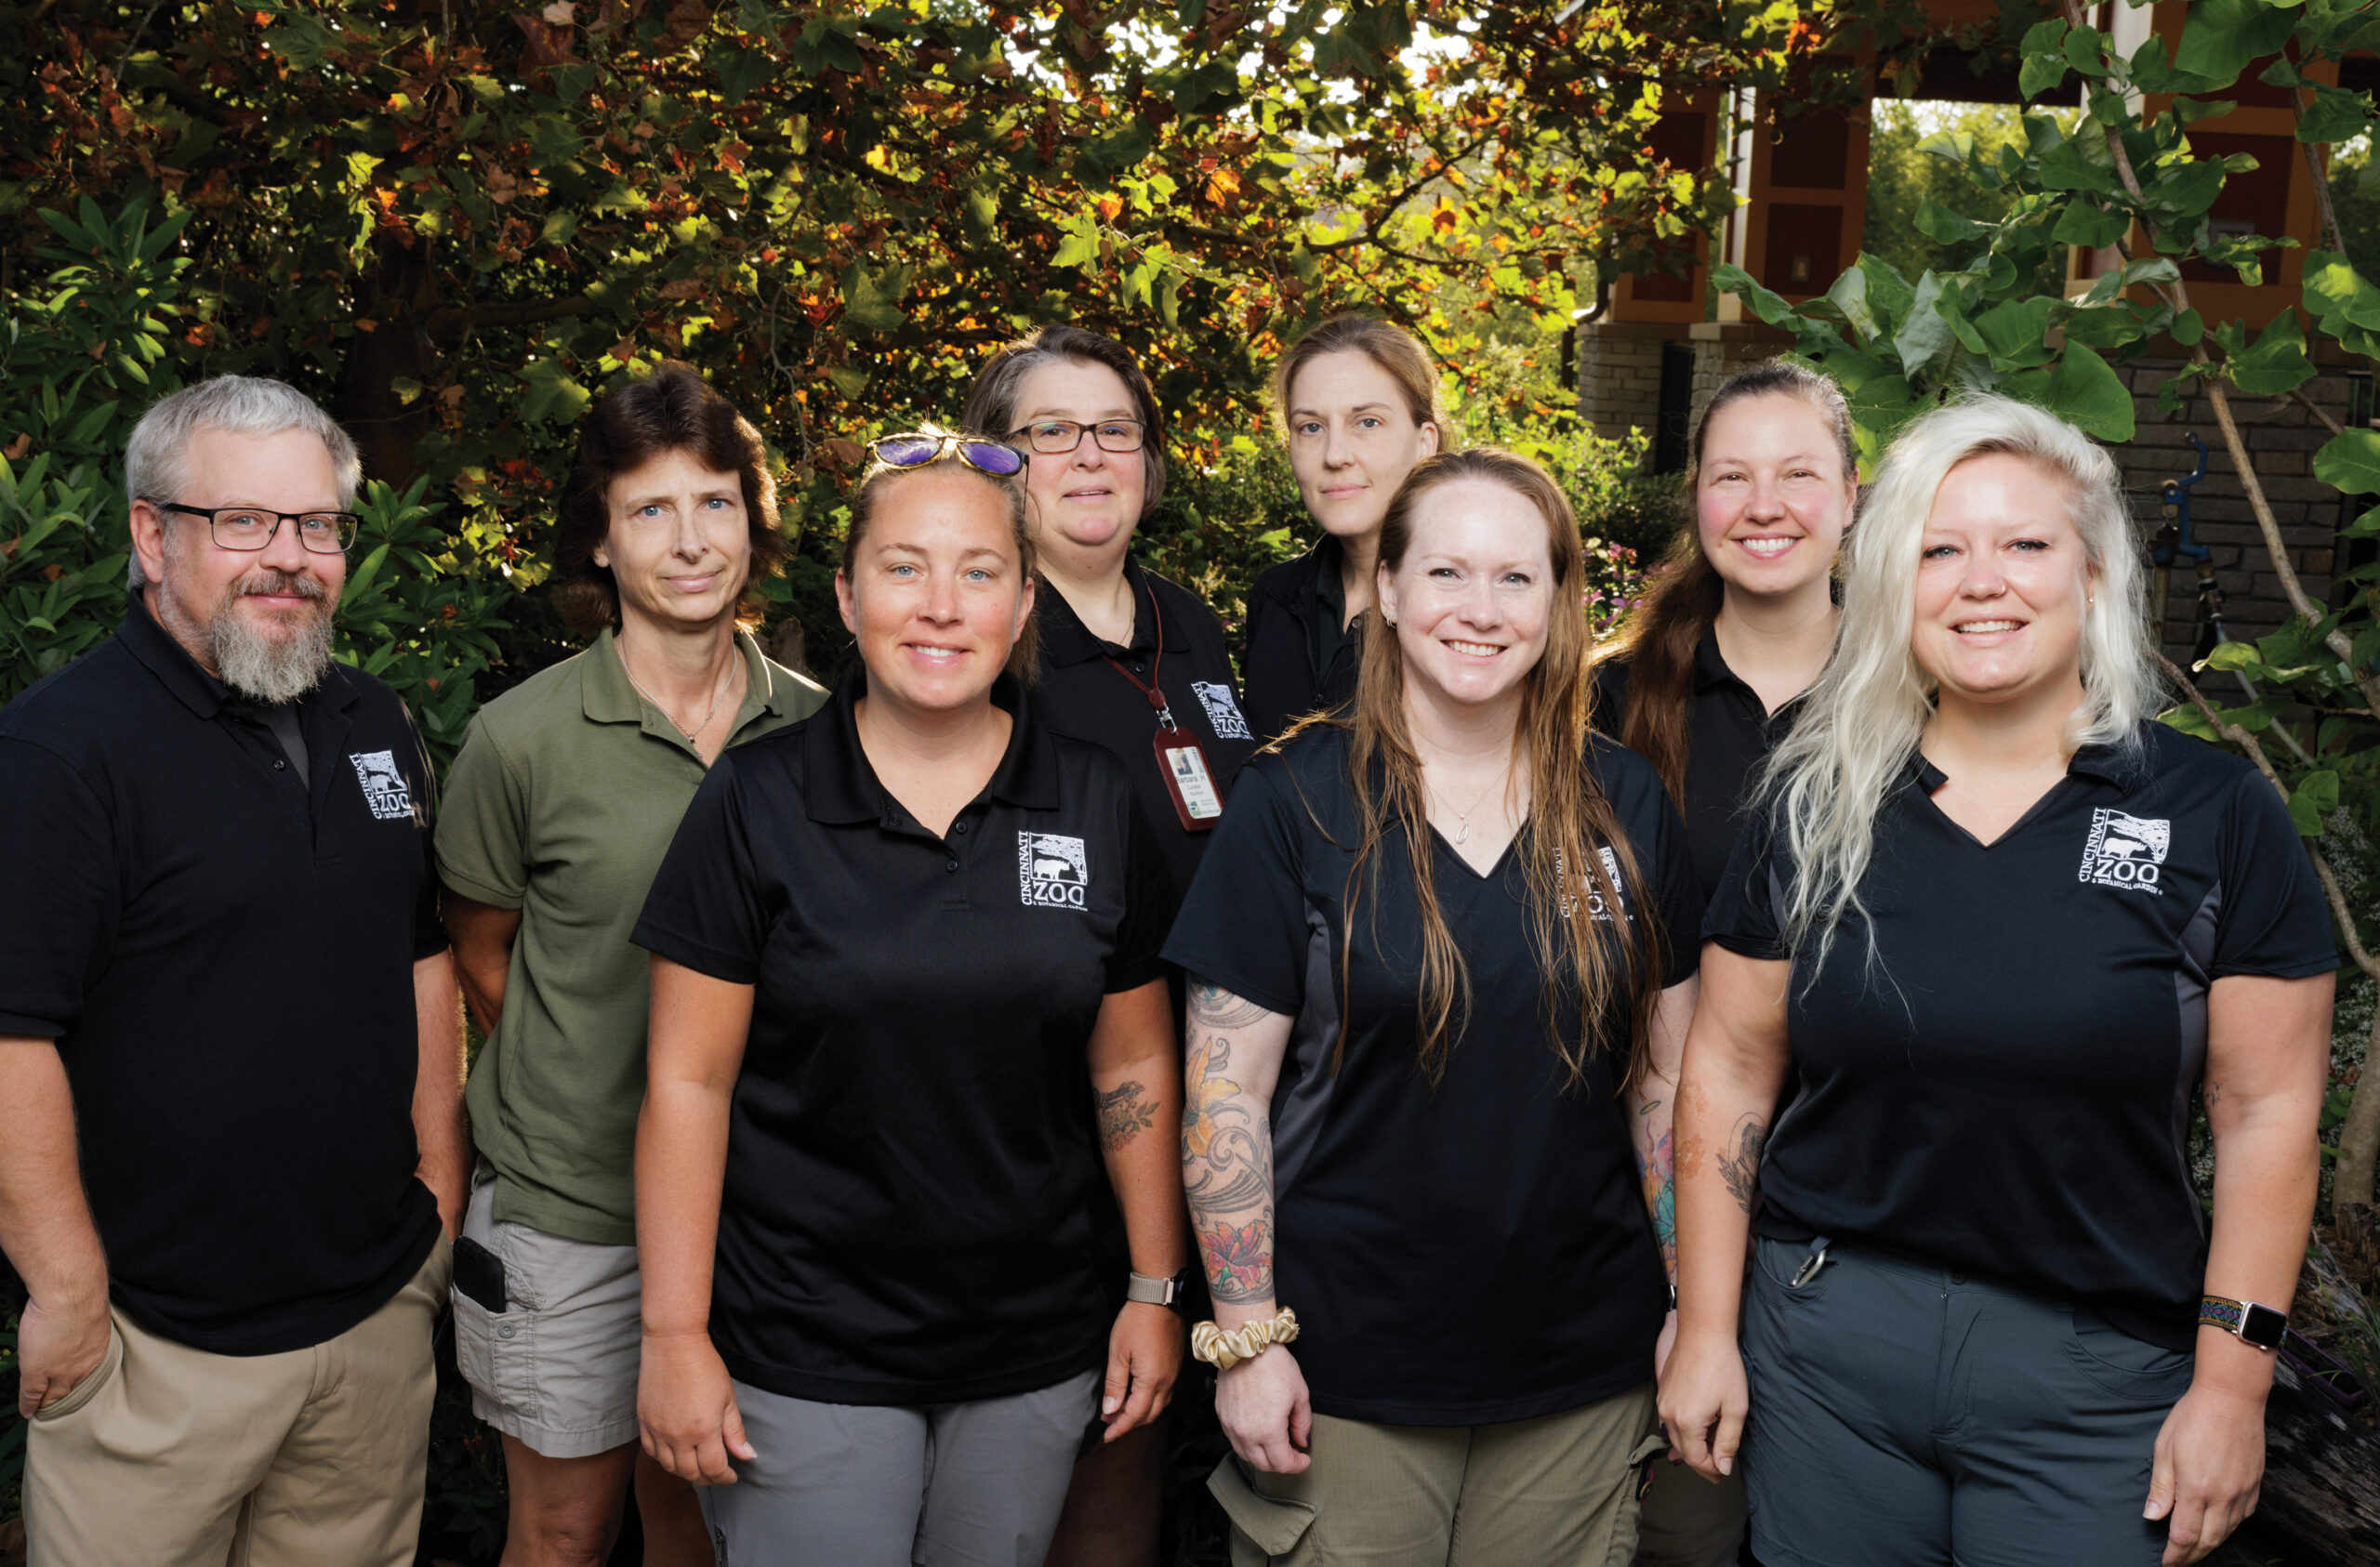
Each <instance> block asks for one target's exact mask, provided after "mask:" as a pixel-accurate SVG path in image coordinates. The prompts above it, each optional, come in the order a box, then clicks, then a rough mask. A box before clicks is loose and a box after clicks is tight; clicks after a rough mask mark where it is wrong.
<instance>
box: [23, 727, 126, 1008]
mask: <svg viewBox="0 0 2380 1567" xmlns="http://www.w3.org/2000/svg"><path fill="white" fill-rule="evenodd" d="M0 821H5V822H7V823H10V825H11V827H12V828H13V829H14V830H13V831H12V832H11V833H10V835H9V848H8V851H7V853H5V854H0V1034H20V1035H28V1036H31V1037H33V1038H36V1039H56V1038H58V1037H59V1035H61V1034H65V1033H66V1032H67V1031H68V1030H70V1029H71V1028H73V1025H74V1020H75V1019H76V1018H77V1017H78V1016H80V1015H81V1013H82V1010H83V998H84V995H85V993H86V990H87V988H88V986H89V985H90V984H91V983H92V982H93V981H95V980H96V978H97V977H98V976H99V973H100V971H101V970H102V969H104V968H106V966H107V961H108V953H109V949H110V948H111V947H112V944H113V942H114V939H115V930H116V921H117V919H118V917H119V915H121V913H122V907H121V894H120V891H119V888H118V884H117V880H116V856H115V832H114V827H113V824H112V823H111V821H110V820H109V816H108V812H107V810H106V807H105V806H104V805H103V804H102V802H101V800H100V797H99V793H98V792H97V791H96V790H94V789H93V788H92V787H91V785H90V784H89V783H88V782H87V781H86V779H85V778H84V777H83V776H82V774H81V773H79V772H78V771H76V770H75V769H74V768H73V766H72V765H71V764H70V763H69V762H68V761H67V760H66V759H65V758H64V757H60V756H59V755H58V754H57V753H55V752H53V751H51V750H50V749H49V748H48V747H46V746H44V745H37V744H33V743H32V742H30V741H24V740H13V739H0Z"/></svg>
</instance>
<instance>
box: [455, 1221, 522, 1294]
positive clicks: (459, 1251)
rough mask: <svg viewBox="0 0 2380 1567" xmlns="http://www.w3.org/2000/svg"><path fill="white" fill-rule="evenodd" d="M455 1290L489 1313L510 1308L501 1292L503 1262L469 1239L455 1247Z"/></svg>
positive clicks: (464, 1238) (502, 1285)
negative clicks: (489, 1311) (477, 1303)
mask: <svg viewBox="0 0 2380 1567" xmlns="http://www.w3.org/2000/svg"><path fill="white" fill-rule="evenodd" d="M455 1287H456V1289H457V1290H459V1291H461V1292H462V1294H463V1295H464V1296H466V1297H469V1298H470V1299H472V1300H475V1301H477V1302H479V1303H480V1304H481V1305H482V1306H483V1307H485V1308H486V1309H487V1310H491V1311H495V1312H498V1313H501V1312H503V1311H504V1310H507V1309H508V1307H509V1301H508V1300H507V1298H506V1296H505V1292H504V1258H500V1257H498V1256H496V1253H494V1252H492V1251H490V1250H488V1249H487V1248H486V1247H485V1246H483V1245H482V1244H479V1243H478V1242H477V1241H474V1240H472V1239H471V1238H470V1237H469V1235H466V1236H464V1237H463V1238H462V1239H461V1240H458V1241H456V1243H455Z"/></svg>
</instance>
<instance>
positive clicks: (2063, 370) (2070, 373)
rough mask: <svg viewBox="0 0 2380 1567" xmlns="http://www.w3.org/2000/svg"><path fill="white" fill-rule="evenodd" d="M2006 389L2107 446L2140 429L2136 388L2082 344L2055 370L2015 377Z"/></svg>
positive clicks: (2066, 354)
mask: <svg viewBox="0 0 2380 1567" xmlns="http://www.w3.org/2000/svg"><path fill="white" fill-rule="evenodd" d="M2000 389H2001V390H2003V391H2004V392H2006V393H2007V394H2008V395H2009V396H2011V397H2017V398H2022V399H2024V401H2026V402H2030V403H2032V404H2034V405H2035V406H2037V407H2040V408H2044V409H2047V410H2048V411H2049V412H2050V413H2053V414H2055V415H2057V416H2058V417H2059V418H2061V419H2064V420H2065V421H2066V422H2067V423H2069V424H2070V425H2074V426H2076V427H2078V428H2081V429H2083V430H2084V431H2085V432H2087V433H2088V434H2091V435H2094V436H2096V437H2097V438H2098V439H2099V440H2101V441H2130V440H2131V439H2132V438H2133V435H2134V433H2135V428H2136V427H2135V420H2134V416H2133V405H2132V392H2131V389H2130V388H2127V387H2126V386H2125V385H2124V384H2123V379H2122V377H2121V376H2119V375H2117V374H2116V373H2115V372H2114V371H2113V370H2110V369H2109V368H2108V362H2107V361H2106V360H2104V359H2101V358H2100V357H2099V356H2098V355H2097V354H2096V353H2094V352H2092V351H2091V350H2090V349H2086V348H2084V347H2083V345H2081V344H2080V343H2069V344H2068V345H2067V346H2066V350H2065V351H2064V352H2063V353H2061V354H2059V355H2058V357H2057V362H2056V364H2055V365H2052V366H2050V367H2049V368H2047V369H2043V370H2027V371H2023V372H2020V373H2019V374H2017V375H2011V376H2009V377H2008V378H2007V379H2006V380H2004V381H2003V382H2001V383H2000Z"/></svg>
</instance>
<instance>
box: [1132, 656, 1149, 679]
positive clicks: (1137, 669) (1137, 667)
mask: <svg viewBox="0 0 2380 1567" xmlns="http://www.w3.org/2000/svg"><path fill="white" fill-rule="evenodd" d="M1147 668H1148V665H1146V664H1144V663H1143V662H1142V661H1141V660H1139V659H1137V658H1136V659H1134V660H1132V673H1133V674H1135V675H1138V674H1142V673H1144V672H1145V671H1146V670H1147Z"/></svg>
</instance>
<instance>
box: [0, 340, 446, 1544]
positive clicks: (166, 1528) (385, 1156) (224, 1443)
mask: <svg viewBox="0 0 2380 1567" xmlns="http://www.w3.org/2000/svg"><path fill="white" fill-rule="evenodd" d="M359 477H360V475H359V465H358V463H357V459H356V454H355V447H354V444H353V442H352V441H350V440H349V439H348V437H347V435H346V433H345V432H344V431H342V430H341V429H340V428H338V426H337V424H336V423H335V422H333V421H332V420H331V418H330V417H329V416H328V415H325V414H324V413H323V411H322V410H321V409H319V408H317V407H316V406H315V405H314V404H313V403H312V402H310V401H308V400H307V399H306V398H305V397H304V396H302V395H301V394H299V393H298V392H297V391H296V390H294V389H292V388H289V387H286V386H284V385H282V384H281V383H280V382H278V381H269V380H259V379H252V378H248V377H244V376H231V375H226V376H220V377H218V378H216V379H214V380H210V381H205V382H202V383H201V384H199V385H198V386H195V387H192V388H188V389H186V390H184V391H180V392H177V393H175V394H174V395H173V396H171V397H168V398H166V399H165V400H164V401H163V402H159V403H158V404H156V405H155V406H154V407H152V409H150V410H149V412H148V414H147V415H145V416H144V417H143V418H142V419H141V421H140V424H139V427H138V428H136V429H135V430H134V431H133V435H132V439H131V441H130V443H129V445H128V448H127V450H126V487H127V489H128V490H129V492H130V494H131V496H132V500H131V507H130V520H131V533H132V550H133V566H132V570H131V583H132V587H133V598H132V602H131V604H130V605H129V606H128V608H127V610H126V615H125V619H124V624H123V625H121V626H120V627H118V629H117V632H116V634H115V636H114V637H113V638H112V639H110V640H109V641H107V642H105V643H103V644H101V645H100V646H99V648H97V649H96V650H94V651H93V652H90V653H88V654H86V656H85V657H83V658H82V659H80V660H78V661H76V662H75V663H74V664H73V665H69V666H67V667H66V668H64V669H62V670H60V671H59V672H58V673H56V674H54V675H52V676H50V677H49V678H46V679H45V680H43V681H41V682H40V683H39V684H37V685H35V686H33V688H32V689H30V690H29V691H26V692H25V693H24V694H23V695H21V696H20V697H19V698H18V699H17V700H16V701H15V702H14V703H12V704H9V706H8V707H7V710H6V711H5V712H0V819H5V820H7V822H8V823H10V826H11V829H12V831H11V834H10V848H9V850H8V852H7V853H6V854H0V1248H5V1250H6V1252H7V1258H8V1260H9V1262H10V1263H11V1264H13V1265H14V1267H15V1268H16V1270H17V1271H19V1272H20V1274H21V1275H22V1278H23V1281H24V1284H25V1285H26V1287H27V1290H28V1292H29V1296H30V1298H29V1299H28V1301H27V1303H26V1306H25V1310H24V1316H23V1320H22V1323H21V1325H20V1332H19V1337H18V1352H19V1356H20V1388H21V1391H20V1409H21V1411H22V1413H23V1414H24V1415H25V1416H27V1418H28V1419H30V1420H31V1422H32V1428H31V1432H30V1435H29V1439H28V1442H27V1459H26V1470H25V1485H24V1491H25V1516H26V1522H27V1528H28V1532H29V1537H30V1544H31V1546H32V1552H33V1560H36V1561H40V1562H42V1563H45V1567H81V1564H85V1563H90V1564H100V1563H116V1562H126V1561H140V1562H144V1563H158V1564H174V1567H179V1564H185V1563H187V1564H191V1567H196V1564H198V1563H202V1562H204V1563H211V1564H219V1563H221V1562H223V1561H225V1560H239V1561H243V1562H249V1563H255V1564H258V1567H262V1564H266V1563H292V1564H295V1563H308V1562H327V1561H337V1562H342V1563H386V1564H388V1567H400V1564H403V1563H408V1562H410V1561H411V1560H413V1557H414V1549H415V1542H416V1538H417V1534H418V1533H419V1522H420V1515H421V1496H422V1481H423V1472H424V1467H425V1455H426V1451H427V1446H428V1442H429V1424H430V1400H431V1396H432V1393H433V1391H434V1388H435V1376H434V1373H433V1369H432V1363H431V1356H430V1328H431V1324H432V1323H433V1322H434V1321H435V1319H436V1316H437V1313H438V1310H439V1308H440V1306H441V1305H442V1304H443V1301H444V1297H445V1294H446V1289H447V1283H448V1278H449V1275H450V1274H451V1272H452V1270H453V1253H452V1250H451V1244H450V1240H449V1237H450V1236H451V1235H452V1233H453V1231H454V1228H455V1226H456V1222H457V1221H458V1219H459V1217H460V1212H461V1208H462V1202H463V1178H464V1173H465V1167H466V1161H467V1153H466V1142H465V1136H464V1131H463V1123H462V1114H461V1087H462V1064H463V1063H462V1036H461V1026H460V1009H461V1008H460V996H459V993H458V991H457V989H456V979H455V972H454V968H453V965H452V963H451V961H450V959H449V955H448V952H447V945H446V938H445V933H444V931H443V928H441V926H440V924H439V921H438V911H437V902H436V898H435V889H436V881H435V877H434V876H433V875H432V873H431V869H430V801H431V797H432V795H433V791H434V784H433V780H432V776H431V773H430V765H429V762H428V760H427V758H426V757H424V755H423V752H422V749H421V744H420V740H419V737H418V736H417V734H416V732H415V731H414V727H413V722H412V719H411V718H409V717H408V716H407V715H406V713H405V709H404V706H403V704H402V703H401V702H400V701H398V699H397V697H396V695H395V693H393V692H392V691H390V690H389V689H388V688H387V687H386V686H384V685H382V684H381V683H380V682H378V681H377V680H375V679H373V678H371V677H369V676H367V675H364V674H363V673H361V672H360V671H357V670H354V669H350V668H347V667H344V666H342V665H337V664H335V663H334V662H333V661H332V658H331V615H332V612H333V611H334V610H335V609H336V608H337V603H338V595H339V589H340V587H341V586H343V585H344V584H345V582H346V580H347V559H346V555H345V550H346V547H347V546H349V545H350V544H351V543H352V542H353V541H354V538H355V532H356V519H355V517H354V515H353V514H352V513H351V512H350V511H349V510H348V507H350V505H351V504H352V501H353V497H354V494H355V487H356V483H357V481H358V478H359Z"/></svg>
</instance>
